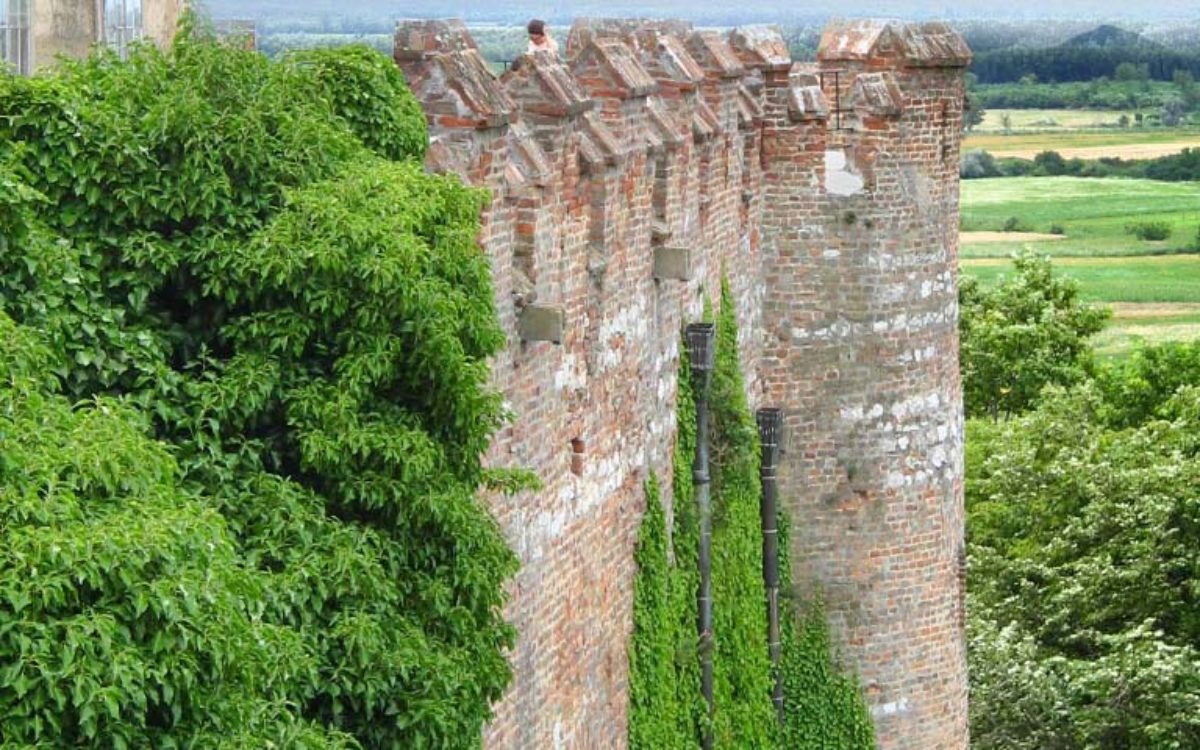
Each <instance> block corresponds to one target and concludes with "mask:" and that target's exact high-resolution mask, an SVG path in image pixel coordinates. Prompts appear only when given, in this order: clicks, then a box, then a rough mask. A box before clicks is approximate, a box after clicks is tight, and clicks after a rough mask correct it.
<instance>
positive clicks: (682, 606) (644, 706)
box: [629, 340, 706, 750]
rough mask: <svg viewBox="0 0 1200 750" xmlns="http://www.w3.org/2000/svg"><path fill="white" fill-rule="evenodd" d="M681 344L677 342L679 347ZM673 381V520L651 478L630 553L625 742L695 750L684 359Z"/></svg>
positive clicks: (693, 547) (693, 573)
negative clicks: (633, 569)
mask: <svg viewBox="0 0 1200 750" xmlns="http://www.w3.org/2000/svg"><path fill="white" fill-rule="evenodd" d="M684 347H685V343H684V342H683V341H682V340H681V342H680V351H684V350H685V348H684ZM678 379H679V380H678V382H679V387H678V395H677V399H676V412H677V416H676V440H675V453H674V465H675V467H676V469H675V474H674V479H673V481H672V503H671V507H672V510H673V516H674V523H673V526H672V531H671V535H670V537H668V536H667V524H666V518H665V513H664V509H663V507H662V505H661V500H660V498H659V494H658V481H657V479H656V478H654V477H653V475H652V476H651V479H650V481H649V482H648V483H647V486H646V515H645V517H644V518H643V520H642V528H641V532H640V534H639V538H638V548H637V552H636V562H637V565H638V573H637V579H636V581H635V583H634V612H633V622H634V627H633V635H632V637H631V639H630V647H629V674H630V677H629V695H630V709H629V746H630V748H633V749H634V750H637V749H639V748H644V749H646V750H671V749H672V748H678V749H679V750H687V749H688V748H697V747H699V745H700V736H701V732H702V727H703V726H704V723H705V721H706V719H705V714H706V708H705V704H704V700H703V697H702V696H701V694H700V661H699V651H698V649H697V643H698V636H697V632H696V622H697V602H696V591H697V587H698V586H699V580H700V579H699V574H698V568H697V565H698V562H699V531H700V530H699V519H698V513H697V511H698V509H697V507H696V498H695V495H694V487H693V484H692V474H691V471H690V470H689V469H690V467H691V464H692V458H693V456H694V455H695V451H696V406H695V400H694V398H693V394H692V384H691V370H690V367H689V363H688V359H687V357H681V358H680V366H679V373H678Z"/></svg>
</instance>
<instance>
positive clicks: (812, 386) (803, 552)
mask: <svg viewBox="0 0 1200 750" xmlns="http://www.w3.org/2000/svg"><path fill="white" fill-rule="evenodd" d="M179 7H180V2H179V0H146V4H145V7H143V5H142V2H141V0H108V1H106V2H104V3H100V2H94V1H93V0H9V3H8V4H7V6H6V5H4V4H3V3H0V8H3V9H5V13H4V14H3V15H0V41H3V43H4V46H3V49H2V50H0V51H2V52H3V56H2V57H3V58H4V59H5V60H8V61H9V62H11V63H13V64H14V65H16V66H17V68H18V69H22V70H25V71H28V70H31V69H33V68H36V67H37V66H38V65H40V64H41V63H42V62H43V61H44V60H46V59H49V57H50V56H51V55H52V54H53V53H56V52H63V53H66V54H73V55H76V56H81V55H83V54H85V53H86V51H87V49H88V48H89V47H90V45H91V44H92V43H94V42H96V41H98V40H99V41H104V42H107V43H109V44H112V45H115V46H117V47H118V51H120V46H121V45H122V44H124V43H126V42H127V41H129V40H131V39H135V38H141V37H148V38H152V39H155V40H156V41H159V42H160V43H165V42H166V41H167V40H168V39H169V37H170V34H171V31H170V30H171V29H173V28H174V19H175V17H176V16H177V14H178V12H179ZM130 8H134V9H135V10H136V12H131V11H130ZM114 13H117V14H118V16H119V17H117V16H114V15H113V14H114ZM122 19H124V20H122ZM564 52H565V54H564V55H563V59H562V60H560V59H556V58H553V57H549V56H545V55H537V56H526V57H524V58H522V59H521V60H520V61H519V63H520V64H519V65H517V66H516V67H515V68H514V69H513V70H510V71H508V72H506V73H505V74H504V75H503V76H500V77H499V78H497V77H496V76H495V75H494V74H493V73H492V71H491V69H490V68H489V67H488V65H487V63H485V61H484V60H483V58H482V57H481V56H480V54H479V52H478V50H477V49H476V47H475V44H474V42H473V41H472V40H471V37H470V35H469V33H468V32H467V30H466V28H465V27H464V26H463V25H462V24H461V23H458V22H447V21H410V22H402V23H401V24H400V25H399V26H398V28H397V31H396V45H395V57H396V61H397V63H398V64H399V65H400V67H401V68H402V69H403V70H404V72H405V74H406V77H407V79H408V81H409V83H410V85H411V87H412V88H413V90H414V92H415V94H416V96H417V98H418V99H419V101H420V102H421V104H422V106H423V107H424V108H425V111H426V114H427V119H428V123H429V130H430V135H431V144H430V148H429V151H428V155H427V166H428V167H429V168H430V169H431V170H433V171H438V172H446V173H454V174H458V175H460V176H461V177H462V178H463V179H464V180H465V181H467V182H468V183H471V184H474V185H478V186H481V187H486V188H488V190H489V191H490V195H491V200H490V202H489V203H488V204H487V206H486V207H485V209H484V212H483V217H482V219H483V222H482V226H483V229H482V232H481V236H480V243H481V245H482V247H483V250H484V251H485V252H486V253H487V255H488V256H489V258H490V259H491V262H492V267H493V273H494V281H495V288H496V300H497V308H498V311H499V314H500V317H501V320H502V322H503V325H504V327H505V330H506V331H507V332H508V336H509V344H510V345H509V346H508V348H507V349H506V351H505V352H504V354H503V355H502V356H501V357H500V358H498V360H497V361H496V362H495V363H494V378H495V381H496V384H497V386H498V387H499V388H501V389H502V391H503V392H504V394H505V396H506V398H507V401H508V403H509V405H510V407H511V409H512V411H513V413H514V415H515V418H514V421H513V422H512V423H511V424H510V425H509V426H507V427H506V428H505V429H504V430H503V432H502V433H501V434H500V435H499V436H498V438H497V440H496V441H495V443H494V445H493V447H492V450H491V453H490V456H489V460H490V462H491V463H493V464H494V465H500V466H525V467H529V468H532V469H534V470H535V471H536V473H537V474H538V475H539V477H541V479H542V480H543V483H544V486H543V488H542V489H541V490H540V491H538V492H536V493H525V494H522V495H517V496H511V497H508V496H495V497H490V498H488V500H489V502H490V504H491V509H492V511H493V513H494V515H495V517H496V518H497V519H498V521H499V523H500V525H501V527H502V528H503V529H504V531H505V533H506V534H507V537H508V539H509V542H510V543H511V545H512V547H513V548H514V550H515V551H516V552H517V554H518V555H519V557H520V559H521V563H522V568H521V571H520V573H518V575H517V577H516V579H515V580H514V581H513V582H512V586H511V600H510V605H509V609H508V612H507V616H508V618H509V619H510V620H511V621H512V622H513V623H514V625H516V627H517V629H518V632H519V637H518V642H517V647H516V649H515V651H514V653H513V654H512V661H513V666H514V673H515V678H514V684H513V685H512V688H511V690H510V691H509V693H508V695H507V697H506V698H505V699H504V700H503V701H502V702H501V704H499V705H498V706H496V719H495V720H494V721H493V722H492V723H491V724H490V725H489V727H488V728H487V730H486V734H485V746H486V747H488V748H506V749H508V748H511V749H514V750H542V749H547V750H553V749H557V748H585V749H589V750H590V749H592V748H604V749H606V750H607V749H608V748H621V747H624V746H625V744H626V731H627V715H628V689H627V688H628V659H627V652H626V647H627V644H628V641H629V636H630V631H631V628H632V602H633V579H634V576H635V573H636V570H635V565H634V559H633V552H634V546H635V544H636V540H637V535H638V529H639V526H640V522H641V516H642V512H643V510H644V502H645V499H644V493H643V489H642V487H643V483H644V481H645V479H646V478H647V473H648V472H654V473H656V474H657V475H658V476H659V478H660V479H662V480H664V481H669V480H670V478H671V476H672V472H673V471H674V467H673V466H672V465H671V457H672V443H673V438H674V429H675V423H674V420H675V409H674V405H675V392H676V380H675V377H676V373H677V371H678V364H679V358H680V356H681V354H683V352H681V350H680V349H681V347H680V330H681V328H682V326H683V325H684V324H686V323H688V322H691V321H695V320H698V319H699V318H700V315H701V311H702V307H703V304H704V298H705V296H706V295H707V296H708V297H709V298H711V299H716V298H717V296H718V294H717V292H718V289H719V286H720V280H721V278H722V275H725V276H727V277H728V279H729V282H730V285H731V287H732V291H733V293H734V299H735V300H736V308H737V309H736V313H737V318H738V322H739V327H740V330H741V334H742V339H741V342H740V344H741V348H742V351H741V361H742V366H743V368H744V371H745V373H746V377H747V380H746V384H747V389H748V394H747V395H748V396H749V399H750V403H751V404H753V405H754V406H756V407H781V408H782V409H783V410H784V414H785V425H786V429H785V440H784V443H783V446H782V447H783V450H782V454H781V461H780V467H779V489H780V499H781V501H782V502H783V503H785V505H786V507H787V508H788V509H789V511H790V513H791V517H792V519H793V523H792V539H791V541H792V546H793V549H792V550H791V559H792V562H793V566H794V568H795V570H794V571H793V577H794V579H795V580H796V581H797V582H798V583H799V584H800V585H801V586H803V587H805V588H806V589H809V590H811V589H814V588H816V587H818V586H819V587H820V589H821V590H822V591H823V592H824V596H825V598H826V603H827V609H828V612H829V616H830V618H831V625H832V630H833V634H834V640H835V643H836V646H837V648H838V652H839V654H840V656H841V657H842V660H843V661H844V663H845V666H846V668H847V669H848V670H850V671H851V672H853V673H854V674H855V675H856V676H857V677H858V679H859V681H860V683H861V684H862V686H863V689H864V693H865V696H866V698H867V700H868V703H869V705H870V707H871V711H872V714H873V716H874V718H875V722H876V734H877V739H878V744H879V746H880V747H881V748H885V749H886V750H960V749H962V748H965V747H966V746H967V736H968V730H967V710H966V708H967V682H966V662H965V643H964V635H963V624H964V615H965V613H964V601H963V594H964V584H965V556H964V550H963V542H964V540H963V505H962V502H963V501H962V491H963V487H962V477H963V465H962V463H963V452H962V443H963V416H962V406H961V392H960V385H959V374H958V337H957V321H958V309H957V295H956V268H957V247H958V236H957V226H958V157H959V146H960V134H961V130H962V117H963V102H964V96H963V71H964V69H965V66H966V65H967V63H968V62H969V60H970V52H969V50H968V49H967V48H966V45H965V44H964V42H963V40H962V39H961V37H959V36H958V35H957V34H956V33H955V32H954V31H952V30H951V29H950V28H949V27H947V26H945V25H943V24H935V23H927V24H900V23H893V22H851V23H838V24H835V25H833V26H831V27H830V28H828V29H827V30H826V32H825V34H824V36H823V38H822V41H821V45H820V49H819V52H818V60H817V62H816V63H815V64H808V65H803V64H793V62H792V60H791V59H790V57H789V55H788V51H787V47H786V45H785V44H784V42H783V39H782V38H781V37H780V36H779V34H778V33H777V32H775V31H773V30H771V29H766V28H761V27H755V28H744V29H737V30H734V31H732V32H729V33H718V32H715V31H703V30H696V29H694V28H692V27H691V26H689V25H688V24H685V23H682V22H676V21H656V22H643V21H612V20H604V21H599V20H596V21H580V22H578V23H576V24H575V26H574V27H573V29H572V31H571V34H570V37H569V39H568V40H567V43H566V45H565V50H564ZM664 496H665V497H669V496H670V493H664Z"/></svg>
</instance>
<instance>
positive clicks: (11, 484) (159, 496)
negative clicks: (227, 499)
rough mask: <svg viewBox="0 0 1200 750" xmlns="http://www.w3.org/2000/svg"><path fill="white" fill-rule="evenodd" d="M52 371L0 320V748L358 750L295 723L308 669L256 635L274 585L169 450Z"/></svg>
mask: <svg viewBox="0 0 1200 750" xmlns="http://www.w3.org/2000/svg"><path fill="white" fill-rule="evenodd" d="M53 364H54V357H53V356H52V355H51V353H50V350H49V349H48V348H47V347H45V346H44V342H42V341H41V340H40V337H39V336H38V335H36V334H34V333H33V332H32V331H31V330H29V329H27V328H24V327H20V326H17V325H16V324H14V323H13V322H12V320H11V319H10V318H9V317H8V316H6V315H4V314H3V312H0V571H3V574H2V575H0V622H3V626H2V627H0V663H2V664H3V665H4V666H3V667H2V668H0V686H2V689H0V717H3V718H0V737H3V739H4V740H5V741H6V742H8V743H16V744H17V745H25V746H45V743H46V742H53V743H54V744H55V746H64V745H70V746H71V747H84V748H121V747H142V746H146V745H150V746H155V747H182V746H186V747H197V748H219V747H246V746H257V747H265V746H270V745H275V746H288V747H308V748H343V747H353V746H356V743H354V742H353V740H352V739H351V738H350V737H349V736H347V735H344V734H342V733H339V732H336V731H329V730H327V729H325V728H323V727H321V726H320V725H319V724H314V723H312V722H309V721H306V720H304V719H302V718H301V717H299V716H297V715H296V714H295V713H294V712H293V711H292V710H291V708H290V706H289V704H288V698H289V696H290V695H291V694H293V693H294V691H295V690H296V688H297V686H298V685H300V684H302V683H304V682H307V681H311V680H314V679H316V677H317V674H318V664H317V661H316V659H315V658H314V656H313V654H312V653H311V652H310V651H309V650H308V649H307V648H306V647H305V643H304V640H303V639H302V638H301V637H300V636H299V634H298V633H296V632H294V631H290V630H289V629H287V628H285V627H280V626H278V625H274V624H271V623H268V622H265V621H264V619H263V618H262V605H261V593H262V591H263V589H264V588H265V587H266V586H267V585H268V584H267V581H266V580H264V576H263V575H262V574H261V573H259V572H258V571H255V570H254V569H253V568H251V567H248V566H246V565H245V564H244V561H243V559H242V558H241V556H240V555H239V553H238V548H237V544H236V541H235V540H234V538H233V537H232V535H231V534H230V533H229V531H228V529H227V527H226V525H225V523H224V521H223V519H222V518H221V516H220V515H219V514H218V513H216V512H215V511H214V509H213V508H212V506H211V504H210V503H208V502H206V500H205V498H203V497H201V496H197V495H196V494H194V493H193V492H192V491H191V490H189V489H187V488H185V487H184V486H183V485H182V484H181V482H180V476H179V470H178V467H177V466H176V464H175V461H174V460H173V459H172V458H171V455H170V450H169V448H168V446H166V445H163V444H161V443H157V442H155V441H153V440H152V439H150V438H149V437H148V436H147V435H146V427H147V425H146V420H145V419H144V418H143V416H142V415H141V414H139V413H138V412H137V411H136V410H134V409H131V408H130V407H129V406H128V405H127V404H122V403H120V402H118V401H113V400H110V399H98V400H96V401H94V402H91V403H90V404H88V405H86V406H82V407H79V408H74V407H72V405H71V403H70V402H69V401H67V400H66V399H65V398H62V397H61V396H59V395H57V394H55V393H54V387H55V385H56V383H55V381H54V379H53V378H47V377H46V373H47V372H48V369H49V368H51V367H52V366H53ZM5 746H6V747H10V746H11V745H8V744H6V745H5Z"/></svg>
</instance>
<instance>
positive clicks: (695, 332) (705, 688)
mask: <svg viewBox="0 0 1200 750" xmlns="http://www.w3.org/2000/svg"><path fill="white" fill-rule="evenodd" d="M715 338H716V326H715V325H713V324H712V323H692V324H691V325H689V326H688V327H687V346H688V355H689V357H690V361H691V369H692V383H693V385H694V386H695V389H696V458H695V461H694V462H693V463H692V482H693V484H694V486H695V488H696V504H697V506H699V510H700V590H699V592H698V593H697V603H698V604H699V607H698V609H699V618H698V620H699V622H698V623H697V629H698V630H699V633H700V692H701V694H702V695H703V696H704V702H705V705H706V706H707V707H708V719H709V720H708V722H707V723H706V725H705V728H704V735H703V739H702V742H701V747H702V748H703V750H712V746H713V734H712V717H713V602H712V501H711V499H710V497H709V474H708V389H709V383H710V382H711V380H712V371H713V365H714V362H715V358H716V357H715V354H716V352H715V350H716V346H715V343H716V342H715V340H714V339H715Z"/></svg>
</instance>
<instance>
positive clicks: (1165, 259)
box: [960, 177, 1200, 356]
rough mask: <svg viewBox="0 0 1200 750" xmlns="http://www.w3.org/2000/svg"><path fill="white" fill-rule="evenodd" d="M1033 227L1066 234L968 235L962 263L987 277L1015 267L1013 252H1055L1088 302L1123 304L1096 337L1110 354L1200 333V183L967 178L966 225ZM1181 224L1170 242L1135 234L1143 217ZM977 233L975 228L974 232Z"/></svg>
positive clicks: (969, 228) (1061, 267) (1057, 265)
mask: <svg viewBox="0 0 1200 750" xmlns="http://www.w3.org/2000/svg"><path fill="white" fill-rule="evenodd" d="M1013 216H1015V217H1017V218H1018V219H1019V220H1020V221H1021V222H1022V223H1023V224H1024V225H1025V226H1026V227H1028V228H1029V229H1030V230H1032V231H1037V232H1048V231H1049V228H1050V225H1051V224H1058V225H1059V226H1061V227H1062V228H1063V229H1064V230H1065V235H1064V237H1063V238H1062V239H1049V238H1045V239H1042V238H1038V239H1033V240H1030V239H1028V238H1027V239H1022V238H1021V236H1020V233H1004V234H1003V235H995V234H993V235H992V236H993V237H996V236H1003V237H1008V236H1009V235H1010V234H1011V235H1012V236H1013V239H1012V240H1011V241H1009V240H1005V241H1001V242H971V241H964V243H963V245H962V247H961V251H960V257H961V261H960V268H961V270H962V272H963V273H964V274H968V275H971V276H974V277H976V278H978V279H979V280H980V281H981V282H983V283H985V284H987V283H994V282H995V281H996V280H997V279H999V278H1000V277H1001V276H1002V275H1004V274H1009V273H1012V264H1011V262H1010V261H1009V260H1008V256H1009V255H1011V254H1012V253H1013V252H1015V251H1019V250H1023V249H1028V250H1032V251H1034V252H1037V253H1042V254H1046V255H1050V256H1053V258H1054V266H1055V268H1056V270H1057V272H1058V273H1061V274H1063V275H1066V276H1070V277H1072V278H1074V279H1076V280H1077V281H1078V282H1079V284H1080V288H1081V292H1082V296H1083V298H1084V299H1085V300H1087V301H1089V302H1093V303H1096V304H1106V305H1112V306H1114V311H1115V315H1114V317H1113V319H1112V321H1111V322H1110V324H1109V326H1108V328H1107V329H1106V330H1105V331H1104V332H1102V333H1101V334H1100V335H1099V336H1097V337H1096V340H1095V343H1096V349H1097V351H1098V352H1099V353H1100V354H1101V355H1102V356H1121V355H1122V354H1125V353H1127V352H1128V351H1130V350H1131V349H1133V348H1134V347H1136V346H1137V345H1139V343H1141V342H1146V343H1161V342H1165V341H1190V340H1197V339H1200V254H1196V253H1195V252H1190V253H1187V252H1181V251H1183V250H1185V249H1186V248H1188V247H1189V246H1192V247H1194V245H1195V243H1196V241H1197V231H1198V230H1200V185H1197V184H1194V183H1193V184H1188V183H1166V182H1154V181H1151V180H1120V179H1107V180H1105V179H1092V178H1078V177H1019V178H1002V179H995V180H969V181H965V182H963V183H962V227H963V230H964V231H967V232H970V231H989V230H991V231H993V232H994V231H995V230H998V229H1000V228H1001V227H1002V226H1003V224H1004V222H1005V220H1006V219H1007V218H1009V217H1013ZM1147 220H1159V221H1165V222H1168V223H1169V224H1171V226H1172V227H1174V231H1173V233H1172V236H1171V237H1170V238H1169V239H1168V240H1165V241H1162V242H1143V241H1140V240H1138V239H1137V238H1135V237H1133V236H1132V235H1129V234H1126V233H1125V229H1124V228H1125V225H1126V224H1128V223H1130V222H1133V221H1147ZM967 236H968V237H969V236H970V235H967Z"/></svg>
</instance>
